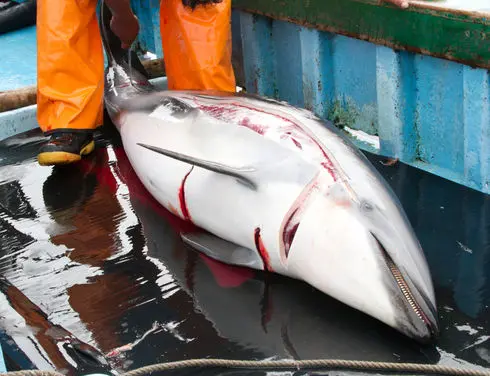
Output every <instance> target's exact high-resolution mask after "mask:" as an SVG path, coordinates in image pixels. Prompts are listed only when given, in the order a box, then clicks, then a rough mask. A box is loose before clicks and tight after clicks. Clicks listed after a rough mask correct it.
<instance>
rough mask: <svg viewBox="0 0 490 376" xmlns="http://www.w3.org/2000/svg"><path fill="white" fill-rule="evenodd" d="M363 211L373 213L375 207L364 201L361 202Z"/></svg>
mask: <svg viewBox="0 0 490 376" xmlns="http://www.w3.org/2000/svg"><path fill="white" fill-rule="evenodd" d="M361 209H362V210H363V211H365V212H372V211H373V209H374V207H373V205H371V203H369V202H367V201H363V202H361Z"/></svg>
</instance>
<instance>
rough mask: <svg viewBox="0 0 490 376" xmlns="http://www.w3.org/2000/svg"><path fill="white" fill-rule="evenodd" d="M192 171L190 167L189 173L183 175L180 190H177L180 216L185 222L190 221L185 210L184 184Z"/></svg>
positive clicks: (187, 210)
mask: <svg viewBox="0 0 490 376" xmlns="http://www.w3.org/2000/svg"><path fill="white" fill-rule="evenodd" d="M193 169H194V166H192V167H191V169H190V170H189V172H188V173H187V174H185V176H184V179H182V183H181V184H180V188H179V202H180V210H181V211H182V216H183V217H184V219H185V220H187V221H190V220H191V216H190V214H189V209H188V208H187V203H186V200H185V183H186V182H187V178H188V177H189V175H190V174H191V172H192V170H193Z"/></svg>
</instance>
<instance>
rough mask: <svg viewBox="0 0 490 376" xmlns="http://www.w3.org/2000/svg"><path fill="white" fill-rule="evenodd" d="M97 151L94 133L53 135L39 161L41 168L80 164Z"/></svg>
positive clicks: (43, 149)
mask: <svg viewBox="0 0 490 376" xmlns="http://www.w3.org/2000/svg"><path fill="white" fill-rule="evenodd" d="M94 149H95V142H94V138H93V135H92V132H90V133H89V132H87V133H85V132H73V133H68V132H60V133H53V134H52V135H51V139H50V140H49V142H48V143H47V144H45V145H44V146H42V147H41V150H39V154H38V156H37V160H38V162H39V164H40V165H41V166H52V165H66V164H69V163H73V162H78V161H79V160H80V159H82V156H84V155H87V154H90V153H91V152H92V151H93V150H94Z"/></svg>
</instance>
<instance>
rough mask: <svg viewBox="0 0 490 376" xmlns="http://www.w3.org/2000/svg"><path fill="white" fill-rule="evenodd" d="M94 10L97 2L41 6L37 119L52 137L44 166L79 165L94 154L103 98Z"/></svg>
mask: <svg viewBox="0 0 490 376" xmlns="http://www.w3.org/2000/svg"><path fill="white" fill-rule="evenodd" d="M96 7H97V0H38V1H37V75H38V78H37V120H38V122H39V126H40V128H41V130H42V131H43V132H44V134H45V135H46V136H50V137H51V140H50V141H49V142H48V143H47V144H46V145H44V146H43V147H42V148H41V150H40V153H39V155H38V161H39V163H40V164H41V165H56V164H67V163H71V162H75V161H78V160H80V158H81V156H82V155H85V154H89V153H90V152H92V150H93V149H94V141H93V136H92V134H93V131H94V130H95V128H96V127H97V126H99V125H102V121H103V93H104V56H103V52H102V41H101V37H100V33H99V27H98V24H97V17H96Z"/></svg>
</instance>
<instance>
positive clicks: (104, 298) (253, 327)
mask: <svg viewBox="0 0 490 376" xmlns="http://www.w3.org/2000/svg"><path fill="white" fill-rule="evenodd" d="M40 142H42V139H41V138H40V137H39V133H37V132H33V133H31V134H30V135H21V136H18V137H16V138H13V139H9V140H7V141H4V142H3V143H2V144H1V145H0V275H1V276H2V278H3V279H1V280H0V291H1V292H2V294H0V340H2V341H4V340H11V341H14V342H15V343H16V344H17V346H18V348H19V349H20V350H22V351H23V352H24V353H25V355H27V357H28V358H29V359H30V360H28V359H27V358H25V357H23V355H22V354H21V353H20V352H18V353H17V358H16V359H21V360H22V362H23V366H24V367H26V366H29V365H30V366H32V367H37V368H41V369H55V368H56V369H58V370H62V369H63V370H66V371H67V372H68V373H70V374H75V373H78V372H80V371H89V370H96V369H99V368H97V367H102V368H104V366H103V363H104V360H103V359H98V358H97V356H99V355H102V354H104V355H105V359H107V361H108V363H109V365H110V367H111V368H113V369H115V370H120V371H123V370H129V369H133V368H136V367H140V366H143V365H147V364H150V363H156V362H161V361H172V360H180V359H186V358H195V357H224V358H241V359H263V358H271V357H277V358H284V357H292V358H297V359H307V358H343V359H358V360H378V361H408V362H424V363H441V364H445V365H454V366H460V365H463V366H466V367H470V366H471V367H478V368H482V369H483V368H487V367H489V366H490V347H489V345H490V340H489V339H490V334H489V332H490V322H489V317H490V315H489V312H490V311H489V308H488V305H489V301H490V282H489V281H488V276H489V275H490V273H489V272H490V267H489V265H490V257H489V254H490V241H489V237H490V220H489V219H488V217H489V215H488V211H489V209H490V201H489V196H485V195H483V194H480V193H478V192H476V191H472V190H468V189H465V188H463V187H461V186H458V185H456V184H453V183H451V182H448V181H444V180H442V179H440V178H437V177H434V176H431V175H429V174H426V173H423V172H420V171H417V170H415V169H413V168H410V167H407V166H405V165H401V164H398V165H395V166H391V167H389V166H383V165H382V164H381V163H379V159H378V158H375V157H373V156H370V158H371V160H372V161H373V162H374V164H375V166H376V167H377V168H378V169H379V170H380V171H381V172H382V174H383V175H384V176H385V177H386V178H387V179H388V181H389V182H390V184H391V185H392V186H393V187H394V189H395V191H396V193H397V194H398V195H399V197H400V199H401V201H402V203H403V205H404V207H405V209H406V211H407V214H408V216H409V218H410V220H411V221H412V224H413V225H414V227H415V229H416V232H417V234H418V236H419V238H420V240H421V242H422V245H423V247H424V249H425V251H426V253H427V257H428V261H429V263H430V267H431V270H432V274H433V277H434V280H435V285H436V293H437V298H438V306H439V312H440V320H441V329H442V337H441V339H440V341H439V343H438V344H437V347H420V346H418V345H417V344H415V343H414V342H412V341H410V340H408V339H406V338H405V337H403V336H401V335H399V334H398V333H396V332H394V331H393V330H391V329H390V328H387V327H386V326H384V325H383V324H381V323H378V322H377V321H375V320H374V319H371V318H370V317H368V316H366V315H364V314H361V313H359V312H356V311H354V310H353V309H351V308H349V307H346V306H344V305H342V304H340V303H338V302H337V301H335V300H333V299H330V298H329V297H327V296H325V295H323V294H321V293H319V292H316V291H314V290H313V289H312V288H311V287H309V286H307V285H305V284H303V283H300V282H298V281H293V280H290V279H287V278H282V277H278V276H275V275H266V274H264V273H257V272H254V271H251V270H246V269H241V268H236V267H230V266H226V265H222V264H220V263H218V262H216V261H213V260H210V259H208V258H206V257H204V256H202V255H200V254H197V253H195V252H193V251H190V250H188V249H186V248H184V246H183V244H182V243H181V242H180V240H179V237H178V235H177V234H178V232H179V229H182V228H183V227H186V226H188V225H187V224H186V223H184V222H182V221H181V220H179V219H178V218H176V217H175V216H173V215H172V214H170V213H169V212H167V211H166V210H164V209H163V208H162V207H161V206H160V205H158V204H157V203H156V201H154V200H153V199H152V198H151V196H150V195H149V194H148V192H147V191H146V190H145V189H144V187H143V186H142V185H141V183H140V182H139V180H138V179H137V177H136V175H135V173H134V171H133V170H132V168H131V166H130V164H129V162H128V160H127V158H126V156H125V154H124V151H123V149H122V147H121V143H120V140H119V139H118V136H117V135H116V134H114V130H113V129H112V128H111V127H107V128H106V129H103V132H102V133H101V135H100V137H99V138H98V145H99V147H98V149H97V152H96V153H95V154H94V155H93V156H91V157H90V158H87V159H85V160H84V161H83V162H81V163H79V164H78V165H77V166H76V167H73V168H62V169H51V168H46V167H40V166H38V165H37V162H36V160H35V156H36V152H37V148H38V147H39V143H40ZM162 173H165V171H162ZM63 344H64V345H63ZM73 349H75V350H76V351H74V350H73ZM11 351H13V350H11ZM4 352H5V349H4ZM81 354H84V355H83V356H82V355H81ZM7 360H8V361H10V363H11V365H12V364H13V363H15V362H16V361H15V359H11V358H9V356H8V354H7ZM19 362H20V360H19V361H17V363H19ZM29 362H32V364H29ZM77 367H79V370H78V371H76V369H77ZM91 367H92V368H91ZM107 367H109V366H107ZM206 372H207V373H209V374H216V372H215V371H211V370H208V371H206ZM203 373H204V372H203ZM242 374H244V372H243V373H242ZM249 374H252V372H250V373H249ZM253 374H257V373H256V372H254V373H253Z"/></svg>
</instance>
